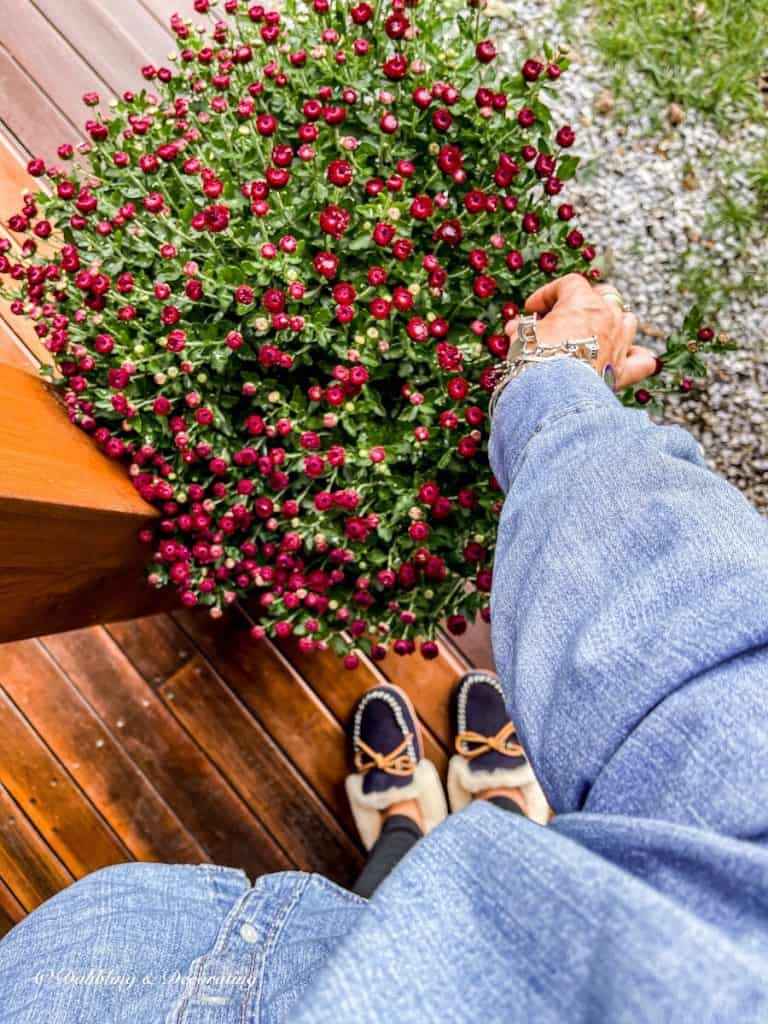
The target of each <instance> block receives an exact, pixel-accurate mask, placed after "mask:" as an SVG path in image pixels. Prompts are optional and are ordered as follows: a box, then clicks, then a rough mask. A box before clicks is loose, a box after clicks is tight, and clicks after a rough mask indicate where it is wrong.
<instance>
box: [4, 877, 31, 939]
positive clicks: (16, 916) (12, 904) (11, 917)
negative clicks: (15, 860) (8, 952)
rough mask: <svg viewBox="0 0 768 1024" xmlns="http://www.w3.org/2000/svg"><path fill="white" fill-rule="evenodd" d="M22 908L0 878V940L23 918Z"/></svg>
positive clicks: (23, 911)
mask: <svg viewBox="0 0 768 1024" xmlns="http://www.w3.org/2000/svg"><path fill="white" fill-rule="evenodd" d="M24 914H25V910H24V907H22V905H21V904H20V903H19V901H18V900H17V899H16V897H15V896H14V895H13V893H12V892H11V890H10V889H9V888H8V886H7V885H6V884H5V882H4V881H3V880H2V878H0V938H2V937H3V935H7V934H8V932H9V931H10V930H11V928H13V926H14V925H15V924H17V923H18V922H19V921H20V920H21V919H22V917H24Z"/></svg>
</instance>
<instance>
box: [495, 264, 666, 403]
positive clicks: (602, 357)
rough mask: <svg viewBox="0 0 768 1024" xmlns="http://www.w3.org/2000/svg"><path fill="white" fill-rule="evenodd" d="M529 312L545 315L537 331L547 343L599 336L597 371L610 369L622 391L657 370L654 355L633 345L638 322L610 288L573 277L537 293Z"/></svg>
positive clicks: (511, 329) (512, 331) (513, 328)
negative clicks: (625, 310)
mask: <svg viewBox="0 0 768 1024" xmlns="http://www.w3.org/2000/svg"><path fill="white" fill-rule="evenodd" d="M525 311H526V313H538V314H539V316H540V317H542V319H541V320H540V321H539V322H538V323H537V324H536V333H537V335H538V337H539V340H540V341H541V343H542V344H543V345H553V346H557V345H560V344H561V343H562V342H564V341H576V340H578V339H581V338H589V337H592V336H593V335H594V336H595V337H596V338H597V340H598V344H599V354H598V357H597V369H598V372H600V373H602V372H603V370H604V369H605V367H606V366H610V367H611V368H612V369H613V373H614V376H615V378H616V385H617V387H620V388H624V387H628V386H629V385H631V384H636V383H637V382H638V381H640V380H642V379H643V378H644V377H648V376H650V375H651V374H652V373H654V372H655V370H656V357H655V356H654V354H653V353H652V352H651V351H650V350H649V349H647V348H643V347H642V346H640V345H635V344H634V340H635V334H636V332H637V318H636V317H635V316H634V315H633V314H632V313H625V312H624V311H623V308H622V305H621V296H620V295H619V293H618V292H617V291H616V289H615V288H612V287H611V286H610V285H597V286H596V287H592V285H590V284H589V283H588V282H587V281H586V280H585V279H584V278H583V277H582V276H581V275H580V274H568V275H567V276H566V277H561V278H558V279H557V280H556V281H550V282H549V284H545V285H544V286H543V287H542V288H539V290H538V291H536V292H534V293H533V295H531V296H530V298H529V299H528V300H527V302H526V303H525ZM506 330H507V334H515V333H516V332H517V324H516V322H515V321H514V320H513V321H511V322H510V323H508V324H507V327H506Z"/></svg>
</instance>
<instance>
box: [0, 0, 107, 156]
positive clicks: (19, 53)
mask: <svg viewBox="0 0 768 1024" xmlns="http://www.w3.org/2000/svg"><path fill="white" fill-rule="evenodd" d="M0 18H1V19H2V24H6V25H7V24H12V25H13V31H12V32H6V33H5V34H4V37H3V44H4V46H5V48H6V49H7V51H8V53H9V54H10V56H11V57H12V58H13V59H14V60H15V61H16V63H17V64H18V65H19V66H20V67H23V68H24V70H25V71H26V72H27V74H28V75H29V76H30V78H31V79H32V80H33V81H34V82H35V84H36V85H37V87H38V88H39V89H40V91H41V92H43V93H44V94H45V95H46V96H47V97H48V99H49V101H50V103H51V105H52V106H54V107H55V108H56V109H58V110H59V112H60V113H61V114H63V116H64V117H65V118H66V119H67V120H68V121H69V123H70V126H71V127H70V132H71V134H72V135H73V136H74V135H75V134H78V135H81V136H82V137H83V138H85V133H84V131H83V128H82V125H83V123H84V122H85V120H86V117H93V116H94V112H93V111H91V112H90V113H89V114H86V109H87V108H86V107H85V106H84V105H83V102H82V95H83V93H85V92H101V93H104V91H105V89H108V88H109V87H108V86H107V84H106V82H105V81H104V80H103V79H101V78H99V77H98V75H96V74H95V72H94V71H93V69H92V68H90V67H89V66H88V65H87V64H86V63H85V61H84V60H83V59H82V58H81V57H80V55H79V54H78V53H77V51H76V50H75V48H74V47H73V46H72V44H71V43H69V42H68V41H67V40H66V39H65V38H64V37H63V36H62V35H61V34H60V33H59V32H58V31H57V30H56V29H55V28H54V27H53V25H52V24H51V23H50V22H49V21H48V20H47V18H45V17H44V16H43V15H42V14H41V13H40V11H38V10H37V8H36V7H35V6H34V5H33V4H32V3H29V2H26V3H19V2H18V0H0ZM62 68H66V69H67V73H66V74H65V75H63V74H62V73H61V70H62ZM62 141H63V140H62Z"/></svg>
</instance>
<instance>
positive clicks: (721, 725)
mask: <svg viewBox="0 0 768 1024" xmlns="http://www.w3.org/2000/svg"><path fill="white" fill-rule="evenodd" d="M490 458H491V465H492V468H493V471H494V473H495V475H496V477H497V479H498V480H499V482H500V484H501V487H502V489H503V490H504V491H505V492H506V499H505V502H504V508H503V511H502V516H501V522H500V526H499V533H498V540H497V547H496V558H495V565H494V584H493V591H492V595H491V618H492V630H493V645H494V653H495V657H496V662H497V665H498V668H499V673H500V675H501V678H502V683H503V685H504V688H505V693H506V696H507V700H508V703H509V706H510V709H511V712H512V715H513V717H514V719H515V722H516V724H517V728H518V733H519V735H520V737H521V740H522V742H523V743H524V745H525V746H526V749H527V750H528V753H529V757H530V758H531V761H532V763H533V766H534V769H535V770H536V772H537V775H538V776H539V778H540V781H541V782H542V785H543V787H544V790H545V792H546V794H547V796H548V798H549V800H550V803H551V804H552V806H553V808H554V809H555V810H556V811H559V812H563V811H573V810H577V809H584V810H607V811H610V810H611V809H612V808H613V807H614V806H620V807H621V808H622V809H623V810H624V811H626V808H627V807H631V808H632V810H633V811H634V813H637V814H648V815H650V816H657V817H667V818H668V819H669V820H679V821H690V820H691V817H692V816H693V812H692V811H691V807H692V806H693V803H694V801H695V803H696V805H697V807H698V808H700V807H701V791H702V787H705V788H706V790H708V791H712V793H713V795H712V800H711V802H710V805H709V808H708V810H707V811H706V812H705V815H704V816H705V817H706V818H707V819H708V822H707V823H708V824H710V825H712V826H713V827H716V828H720V829H722V830H724V831H729V830H730V831H731V832H739V833H741V834H757V833H758V832H759V831H760V830H761V829H762V830H763V832H765V831H766V830H768V817H767V815H768V811H767V810H766V808H765V805H766V803H768V768H766V760H767V759H766V758H765V755H764V751H765V739H764V735H765V728H766V726H765V722H766V720H768V698H767V696H766V694H767V693H768V658H766V653H767V650H768V648H767V646H766V645H767V644H768V527H767V526H766V521H765V520H764V519H762V518H761V517H760V516H759V515H758V514H757V513H756V512H755V510H754V509H753V508H752V507H751V506H750V505H749V503H748V502H747V501H746V500H745V499H744V498H743V497H742V496H741V495H740V494H739V493H738V492H737V491H736V490H735V489H734V488H732V487H731V486H730V485H728V484H727V483H726V482H725V481H724V480H722V479H721V478H719V477H718V476H716V475H715V474H713V473H711V472H709V471H708V470H707V469H706V468H705V467H704V465H703V462H702V458H701V454H700V450H699V446H698V445H697V444H696V442H695V441H694V439H693V438H692V437H691V436H690V435H689V434H687V433H686V432H685V431H682V430H679V429H678V428H675V427H659V426H656V425H654V424H653V423H652V422H651V421H650V419H649V418H648V416H647V415H646V414H645V413H644V412H643V411H641V410H628V409H625V408H624V407H623V406H622V405H621V403H620V402H619V401H618V399H617V398H616V397H615V396H614V395H613V394H612V393H611V392H610V391H609V389H608V388H607V387H605V385H604V384H603V382H602V381H601V380H600V379H599V378H598V377H597V376H596V375H595V374H594V373H593V372H592V371H591V370H590V369H589V368H588V367H586V366H584V365H582V364H580V363H578V362H576V361H575V360H559V361H556V362H553V363H551V364H547V365H542V366H536V367H533V368H530V369H528V370H526V372H525V373H524V374H522V376H521V377H520V378H519V379H518V380H516V381H514V382H513V383H511V384H510V385H509V386H508V387H507V388H506V390H505V392H504V393H503V394H502V396H501V399H500V401H499V404H498V406H497V411H496V414H495V417H494V423H493V429H492V436H491V442H490ZM697 787H698V788H697ZM628 789H629V790H630V791H631V800H629V802H628V800H627V790H628ZM745 793H751V794H753V795H754V799H753V798H752V797H751V796H750V797H746V796H745V795H744V794H745ZM760 802H762V806H758V804H759V803H760ZM747 804H749V807H747V806H746V805H747ZM696 814H698V815H701V811H700V810H698V811H697V812H696ZM698 823H700V824H701V823H703V822H701V821H699V822H698Z"/></svg>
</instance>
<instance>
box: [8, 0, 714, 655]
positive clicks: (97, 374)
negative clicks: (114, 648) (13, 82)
mask: <svg viewBox="0 0 768 1024" xmlns="http://www.w3.org/2000/svg"><path fill="white" fill-rule="evenodd" d="M194 8H195V12H196V15H197V16H198V17H199V18H201V19H203V21H204V24H202V25H194V24H193V23H192V21H189V20H185V19H183V18H182V17H180V16H178V15H174V17H173V19H172V22H171V23H172V27H173V29H174V31H175V33H176V36H177V37H178V42H179V48H180V52H179V53H178V55H176V59H175V60H174V61H173V62H172V63H173V65H174V67H173V69H171V68H168V67H159V68H156V67H154V66H148V67H145V68H144V69H143V75H144V78H145V79H146V80H147V86H146V88H145V89H144V90H143V91H142V92H140V93H133V92H126V93H124V94H123V96H122V98H121V99H120V100H118V101H114V102H113V103H112V108H113V109H112V113H111V116H110V117H109V118H98V117H94V118H93V119H91V120H89V121H88V122H87V124H86V128H87V131H88V133H89V135H90V138H91V140H92V142H91V143H90V144H89V145H88V146H85V147H79V152H80V154H81V155H82V156H83V161H82V162H81V163H80V165H79V166H78V165H71V164H69V163H68V161H70V159H71V158H72V157H73V156H75V151H74V150H73V147H72V146H69V145H63V146H62V147H61V148H60V149H59V157H60V158H61V161H62V164H61V165H60V166H58V167H53V166H51V167H46V165H45V164H44V162H43V161H42V160H33V161H31V163H30V164H29V171H30V173H31V174H32V175H35V176H41V175H47V177H48V179H49V181H50V184H51V188H50V189H49V190H48V191H47V192H41V193H38V194H37V195H34V196H33V195H30V196H27V197H25V206H24V209H23V211H22V212H21V213H20V214H18V215H17V216H16V217H14V218H12V219H11V221H10V222H9V223H10V227H11V228H12V229H13V231H16V232H28V235H29V237H28V239H27V240H26V241H25V242H24V245H23V255H24V259H23V260H22V261H21V262H18V263H15V262H13V256H12V254H11V253H10V251H9V250H8V248H7V246H6V249H5V254H0V271H1V272H3V273H5V274H6V275H9V276H10V279H11V281H10V282H9V283H11V284H12V282H13V279H15V280H16V281H17V282H21V284H22V286H23V289H24V293H23V295H21V296H20V295H19V294H18V292H17V293H16V294H15V296H14V309H15V311H16V312H18V313H21V314H23V315H28V316H31V317H32V318H33V319H34V321H35V330H36V331H37V333H38V335H39V336H40V337H41V338H42V339H43V340H44V343H45V345H46V347H47V348H48V349H49V351H50V352H52V353H53V355H54V357H55V366H56V380H57V382H58V384H59V386H60V387H61V390H62V394H63V397H64V400H65V402H66V404H67V407H68V410H69V414H70V417H71V419H72V421H73V422H74V423H76V424H78V426H80V427H81V428H82V429H83V430H85V431H88V432H89V433H90V434H91V435H92V437H93V438H94V440H95V441H96V442H97V443H98V444H99V445H100V446H101V447H102V448H103V450H104V451H105V452H106V453H107V454H108V455H109V456H111V457H113V458H117V459H124V460H125V461H126V462H127V463H128V464H129V467H130V474H131V476H132V478H133V482H134V483H135V485H136V487H137V488H138V490H139V492H140V493H141V494H142V495H143V496H144V498H146V500H147V501H149V502H151V503H153V504H154V505H156V506H157V507H158V508H159V510H160V517H159V520H158V525H157V527H156V529H152V530H149V529H148V530H146V531H144V533H143V539H144V540H146V542H147V543H148V544H149V545H151V555H150V556H149V562H150V568H149V581H150V583H151V584H152V585H153V586H155V587H165V586H172V587H175V588H176V589H177V591H178V595H179V600H180V601H181V603H182V604H183V605H186V606H190V607H191V606H194V605H203V606H205V607H206V608H208V609H209V610H210V614H211V615H213V616H214V617H218V616H220V615H222V614H223V612H224V610H225V609H226V608H227V606H229V605H232V604H235V603H242V602H243V601H244V600H246V599H247V602H246V608H247V610H248V614H249V615H250V616H251V617H252V620H253V628H252V632H253V635H254V636H255V637H263V636H265V635H267V634H269V635H272V636H277V637H286V636H288V635H290V634H293V635H294V636H297V637H298V638H299V640H298V642H299V644H300V645H301V647H302V648H304V649H305V650H312V649H314V648H316V647H324V646H326V645H327V644H329V643H330V644H332V645H333V646H334V648H336V649H337V650H338V651H339V652H340V653H342V654H344V653H345V652H346V657H345V663H346V665H347V666H348V667H354V666H355V665H356V664H357V660H358V655H357V654H356V653H355V649H361V650H363V651H365V652H367V653H369V654H370V655H371V656H372V657H373V658H374V659H378V658H381V657H383V656H384V654H385V651H386V648H387V646H388V645H389V643H390V641H394V650H395V651H396V652H397V653H399V654H405V653H409V652H411V651H413V650H414V648H415V646H416V643H417V638H421V641H420V649H421V652H422V653H423V654H424V655H425V656H426V657H428V658H429V657H434V656H435V655H436V653H437V647H436V645H435V643H434V640H433V639H432V638H433V637H434V633H435V630H436V628H437V626H438V624H439V623H440V621H441V620H442V619H447V625H448V629H449V630H451V631H453V632H454V633H456V634H460V633H462V632H463V631H464V630H465V628H466V625H467V621H468V620H471V619H473V618H474V617H475V616H476V615H477V614H478V613H480V614H481V615H483V616H485V617H486V618H487V615H488V608H487V599H488V593H489V591H490V588H491V563H492V558H493V545H494V536H495V532H496V525H497V517H498V514H499V511H500V508H501V495H500V493H499V489H498V486H497V484H496V483H495V481H494V479H493V477H492V476H491V474H490V472H489V469H488V465H487V456H486V442H487V436H488V416H487V409H488V400H489V396H490V393H491V391H492V390H493V386H494V380H495V370H494V367H495V366H496V364H498V362H499V361H500V360H501V359H502V358H503V357H504V355H505V354H506V352H507V345H508V342H507V339H506V337H505V335H504V325H505V322H506V321H508V320H509V319H510V318H513V317H515V316H516V315H517V313H518V309H519V307H520V306H521V304H522V302H523V301H524V298H525V296H526V295H527V294H529V293H530V292H531V291H533V290H534V289H535V288H536V287H538V286H539V285H540V284H541V283H542V282H543V281H545V280H546V279H547V278H549V277H551V276H552V275H559V274H563V273H567V272H569V271H578V272H583V273H586V274H587V275H588V276H589V277H591V278H598V277H599V271H598V270H597V269H595V268H594V267H593V260H594V259H595V255H596V253H595V248H594V247H593V246H592V245H591V244H589V241H588V238H586V237H585V234H584V229H583V228H579V227H576V226H574V223H575V222H574V216H575V210H574V208H573V206H572V205H571V204H570V203H569V202H568V201H567V199H565V198H564V189H565V187H566V183H567V181H568V179H570V178H571V177H572V176H573V174H574V173H575V171H576V167H577V159H576V158H575V157H574V156H572V155H570V151H571V147H572V145H573V143H574V138H575V136H574V132H573V130H572V129H571V127H569V126H568V125H553V124H552V120H551V117H550V113H549V110H548V107H547V101H546V100H547V94H548V92H549V91H550V90H551V89H552V88H553V87H554V86H555V84H556V83H558V81H559V79H560V77H561V75H562V73H563V72H564V71H565V70H566V68H567V66H568V61H567V59H566V57H565V56H564V54H563V53H562V52H558V51H552V50H550V49H549V48H547V47H545V48H544V50H543V53H542V54H539V55H536V56H531V57H529V59H527V60H525V62H524V63H523V64H522V66H521V67H515V68H513V69H512V70H509V69H508V68H506V67H505V65H504V62H503V61H501V60H500V59H499V56H498V54H497V50H496V47H495V46H494V44H493V42H492V41H491V40H490V39H489V38H488V37H487V31H488V25H487V21H486V19H485V17H484V15H483V13H482V10H481V8H480V6H478V5H477V4H473V5H470V6H469V7H466V8H463V9H458V8H447V7H446V6H445V5H443V4H437V3H434V2H424V3H422V4H420V5H418V6H417V5H416V2H415V0H411V2H404V0H392V2H391V3H383V2H382V3H379V4H376V5H373V4H369V3H368V2H366V0H361V2H358V3H352V4H347V3H343V2H339V0H314V2H313V4H312V5H311V7H308V8H305V7H303V6H299V5H298V4H297V3H295V2H290V0H289V2H287V3H286V4H285V6H284V8H283V9H282V12H281V13H278V12H277V11H271V10H266V9H265V8H264V7H262V6H261V5H260V4H250V5H248V4H246V3H244V2H242V0H226V2H225V3H224V5H223V11H220V12H219V11H217V10H216V9H215V8H214V5H213V4H212V3H211V0H195V3H194ZM219 15H222V16H226V17H222V20H219ZM84 99H85V102H86V103H87V104H92V105H94V107H96V106H97V105H98V103H99V97H98V96H97V95H95V94H88V95H86V96H85V97H84ZM40 239H48V240H49V241H48V243H47V245H46V246H45V251H38V250H37V245H38V241H37V240H40ZM51 242H53V243H54V246H53V248H52V247H51ZM715 343H716V339H714V335H713V332H711V331H710V329H708V328H701V324H700V323H699V322H698V320H697V318H696V317H695V316H694V317H693V318H690V320H689V322H688V323H687V324H686V328H685V331H684V332H683V333H682V334H681V335H678V336H676V338H675V339H674V343H673V349H672V350H671V351H670V352H668V353H667V362H668V366H667V378H666V384H665V383H664V382H663V380H662V382H661V387H662V388H663V387H665V386H672V387H683V388H685V387H687V386H688V378H689V374H690V372H691V370H693V371H694V372H701V367H700V366H699V365H698V362H697V361H698V354H697V353H696V351H695V350H696V349H701V348H703V347H707V346H708V345H710V344H715ZM651 397H652V389H651V387H650V386H649V387H648V388H640V389H638V390H636V391H635V392H633V394H632V395H630V396H628V400H629V401H631V402H634V403H639V404H645V403H646V402H648V401H650V399H651Z"/></svg>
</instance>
